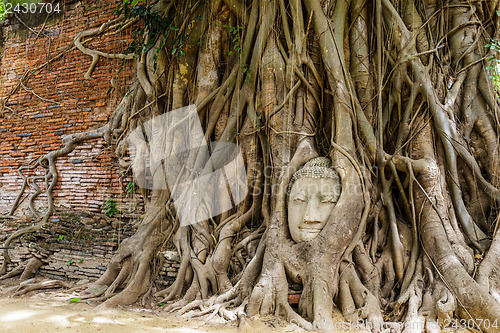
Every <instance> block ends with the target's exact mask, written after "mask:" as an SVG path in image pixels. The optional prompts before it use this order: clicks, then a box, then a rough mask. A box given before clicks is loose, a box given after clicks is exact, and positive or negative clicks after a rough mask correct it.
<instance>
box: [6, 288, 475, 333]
mask: <svg viewBox="0 0 500 333" xmlns="http://www.w3.org/2000/svg"><path fill="white" fill-rule="evenodd" d="M49 296H53V295H48V294H44V293H39V294H37V295H34V296H31V297H18V298H5V297H1V298H0V333H45V332H46V333H53V332H64V333H74V332H79V333H93V332H103V333H138V332H141V333H142V332H147V333H149V332H151V333H153V332H155V333H156V332H162V333H199V332H202V333H203V332H206V333H215V332H217V333H230V332H231V333H236V332H238V333H247V332H248V333H250V332H252V333H253V332H273V333H299V332H305V331H304V330H302V329H300V328H299V327H297V326H295V325H286V326H281V327H278V328H273V325H272V321H273V320H272V318H271V319H270V320H269V321H267V322H266V321H261V320H252V321H247V322H246V323H245V324H244V325H243V327H242V328H241V330H238V329H237V328H236V327H234V326H229V325H228V324H219V325H218V324H210V325H207V324H206V323H205V322H203V321H199V320H192V319H190V320H187V319H184V318H180V317H174V316H168V315H166V314H164V313H162V312H161V311H152V310H145V309H135V308H126V309H116V310H105V311H104V310H98V311H94V305H93V304H88V303H85V302H79V303H69V302H68V301H67V299H68V298H67V296H66V297H65V298H62V297H61V298H55V297H49ZM338 319H339V320H342V319H341V318H338ZM339 323H340V322H339ZM281 325H283V323H281ZM339 327H340V326H339ZM323 332H325V331H323ZM335 332H350V333H365V332H367V331H366V330H364V329H356V328H355V327H354V328H353V327H351V328H347V329H336V330H335ZM452 332H469V331H466V330H464V331H460V330H453V329H447V330H444V333H452Z"/></svg>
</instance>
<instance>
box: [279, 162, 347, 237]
mask: <svg viewBox="0 0 500 333" xmlns="http://www.w3.org/2000/svg"><path fill="white" fill-rule="evenodd" d="M339 197H340V180H339V177H338V175H337V173H336V172H335V170H333V169H332V168H331V167H330V161H329V160H328V159H326V158H324V157H319V158H315V159H313V160H311V161H309V162H308V163H306V164H305V165H304V167H303V168H302V169H300V170H299V171H297V172H296V173H295V174H294V176H293V178H292V181H291V182H290V185H289V196H288V228H289V231H290V236H291V237H292V239H293V240H294V241H295V242H304V241H308V240H311V239H313V238H315V237H316V236H318V234H319V233H320V232H321V230H322V229H323V227H324V226H325V224H326V222H327V221H328V218H329V216H330V214H331V212H332V210H333V208H334V207H335V205H336V204H337V201H338V199H339Z"/></svg>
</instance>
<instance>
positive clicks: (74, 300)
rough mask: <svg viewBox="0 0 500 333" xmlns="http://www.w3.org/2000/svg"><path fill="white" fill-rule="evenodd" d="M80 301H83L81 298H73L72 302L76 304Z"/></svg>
mask: <svg viewBox="0 0 500 333" xmlns="http://www.w3.org/2000/svg"><path fill="white" fill-rule="evenodd" d="M80 300H81V298H72V299H71V302H73V303H76V302H79V301H80Z"/></svg>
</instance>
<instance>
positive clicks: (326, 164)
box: [286, 157, 340, 197]
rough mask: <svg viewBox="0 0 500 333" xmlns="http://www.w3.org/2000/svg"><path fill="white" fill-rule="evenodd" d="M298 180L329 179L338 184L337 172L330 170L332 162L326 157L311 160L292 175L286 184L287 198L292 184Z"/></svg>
mask: <svg viewBox="0 0 500 333" xmlns="http://www.w3.org/2000/svg"><path fill="white" fill-rule="evenodd" d="M300 178H330V179H333V180H336V181H337V182H338V183H339V184H340V177H339V175H338V174H337V171H335V169H334V168H332V162H331V161H330V159H329V158H328V157H316V158H313V159H311V160H309V161H307V162H306V164H304V166H302V167H301V168H300V169H299V170H297V171H296V172H295V173H294V174H293V176H292V179H291V180H290V183H288V187H287V190H286V195H287V197H288V196H289V195H290V191H291V190H292V187H293V184H294V183H295V182H296V181H297V179H300ZM339 193H340V192H339Z"/></svg>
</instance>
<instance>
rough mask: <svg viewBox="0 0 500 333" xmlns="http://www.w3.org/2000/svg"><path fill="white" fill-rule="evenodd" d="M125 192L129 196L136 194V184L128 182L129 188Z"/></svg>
mask: <svg viewBox="0 0 500 333" xmlns="http://www.w3.org/2000/svg"><path fill="white" fill-rule="evenodd" d="M125 192H127V193H128V194H132V193H134V192H135V184H134V182H128V184H127V187H126V188H125Z"/></svg>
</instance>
